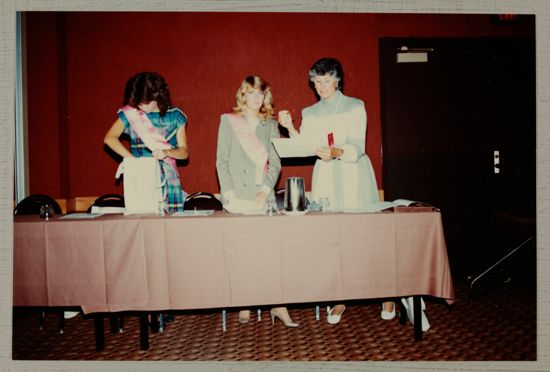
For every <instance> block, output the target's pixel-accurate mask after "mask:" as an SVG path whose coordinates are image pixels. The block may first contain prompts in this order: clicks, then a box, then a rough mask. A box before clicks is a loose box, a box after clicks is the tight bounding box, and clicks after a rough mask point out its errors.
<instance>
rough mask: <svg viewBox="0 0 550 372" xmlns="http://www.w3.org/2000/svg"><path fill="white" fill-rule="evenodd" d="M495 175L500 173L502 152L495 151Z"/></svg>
mask: <svg viewBox="0 0 550 372" xmlns="http://www.w3.org/2000/svg"><path fill="white" fill-rule="evenodd" d="M493 173H494V174H499V173H500V151H498V150H495V151H493Z"/></svg>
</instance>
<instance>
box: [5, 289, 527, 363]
mask: <svg viewBox="0 0 550 372" xmlns="http://www.w3.org/2000/svg"><path fill="white" fill-rule="evenodd" d="M489 289H490V290H488V291H485V292H486V293H482V295H480V296H478V297H477V298H475V299H474V300H473V301H472V300H470V297H469V292H468V286H467V284H466V283H461V282H455V291H456V295H457V299H456V303H455V304H454V305H453V306H451V307H449V306H447V305H446V303H445V302H443V301H441V300H440V299H433V298H425V300H426V305H427V309H426V314H427V316H428V319H429V321H430V324H431V329H430V330H429V331H428V332H426V333H424V339H423V340H422V341H417V342H415V341H414V339H413V328H412V326H411V324H410V323H408V322H407V324H406V325H401V324H399V320H398V317H396V318H395V319H393V320H391V321H384V320H382V319H380V309H381V306H380V302H379V301H357V302H349V303H347V304H346V305H347V307H346V311H345V313H344V316H343V317H342V321H341V322H340V324H338V325H329V324H328V323H327V322H326V321H325V316H324V315H325V314H324V313H323V312H322V313H321V314H322V317H321V320H320V321H316V320H315V307H314V305H312V304H307V305H296V306H290V307H289V310H290V314H291V316H292V318H293V319H294V320H295V321H297V322H299V323H300V327H299V328H294V329H291V328H286V327H284V325H283V324H282V323H281V322H279V321H276V323H275V325H274V326H272V325H271V319H270V317H269V313H268V312H269V308H268V307H265V308H263V309H262V318H261V321H259V322H258V321H256V314H255V313H253V316H252V321H251V322H250V323H248V324H239V323H238V322H237V311H236V310H234V309H233V310H231V311H228V323H227V324H228V326H227V331H226V332H223V331H222V326H221V310H209V311H184V312H175V313H174V314H175V318H174V321H173V322H172V323H168V324H167V327H166V328H165V329H164V331H163V332H159V333H150V335H149V350H146V351H141V350H140V348H139V318H138V317H137V316H136V315H131V314H130V315H128V316H125V318H124V332H122V333H110V331H109V321H108V318H105V323H104V324H105V350H103V351H100V352H97V351H96V350H95V341H94V321H93V318H91V317H89V316H82V315H79V316H77V317H75V318H73V319H70V320H66V321H65V332H64V333H63V334H60V333H59V332H58V319H59V318H58V315H57V314H55V313H49V314H47V315H46V319H45V327H44V330H42V331H41V330H40V328H39V321H38V319H39V317H38V314H37V313H36V312H31V311H29V309H17V310H16V311H15V312H14V318H13V354H12V357H13V359H15V360H172V361H174V360H186V361H246V360H256V361H283V360H284V361H366V360H371V361H419V360H422V361H530V360H536V357H537V352H536V350H537V344H536V332H537V325H536V293H535V291H534V289H533V288H532V286H528V287H526V286H525V285H524V284H521V283H517V282H514V281H509V282H507V283H501V284H499V285H498V286H496V287H493V288H489ZM321 309H323V307H321ZM254 310H256V309H254Z"/></svg>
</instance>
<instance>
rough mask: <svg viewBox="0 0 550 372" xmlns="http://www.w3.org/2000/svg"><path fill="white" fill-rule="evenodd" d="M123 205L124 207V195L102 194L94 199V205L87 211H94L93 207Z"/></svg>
mask: <svg viewBox="0 0 550 372" xmlns="http://www.w3.org/2000/svg"><path fill="white" fill-rule="evenodd" d="M93 206H96V207H121V208H124V196H122V195H119V194H105V195H101V196H100V197H99V198H97V199H96V200H94V202H93V203H92V205H90V207H89V208H88V210H87V211H86V212H87V213H91V212H92V207H93Z"/></svg>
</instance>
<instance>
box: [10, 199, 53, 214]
mask: <svg viewBox="0 0 550 372" xmlns="http://www.w3.org/2000/svg"><path fill="white" fill-rule="evenodd" d="M46 204H49V205H51V206H52V207H53V210H54V212H55V214H61V213H62V211H61V207H60V206H59V203H58V202H56V201H55V199H53V198H52V197H49V196H48V195H43V194H33V195H29V196H27V197H26V198H25V199H23V200H21V201H20V202H19V203H17V205H16V206H15V209H14V211H13V214H14V215H29V214H40V207H42V206H43V205H46Z"/></svg>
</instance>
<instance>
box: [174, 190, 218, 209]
mask: <svg viewBox="0 0 550 372" xmlns="http://www.w3.org/2000/svg"><path fill="white" fill-rule="evenodd" d="M183 209H185V210H193V209H196V210H206V209H213V210H215V211H221V210H223V205H222V203H221V202H220V201H219V200H218V199H216V197H215V196H214V195H213V194H211V193H209V192H202V191H199V192H196V193H194V194H191V195H189V196H188V197H187V198H186V199H185V203H184V205H183Z"/></svg>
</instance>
